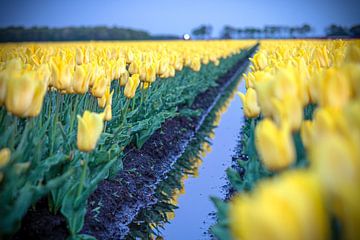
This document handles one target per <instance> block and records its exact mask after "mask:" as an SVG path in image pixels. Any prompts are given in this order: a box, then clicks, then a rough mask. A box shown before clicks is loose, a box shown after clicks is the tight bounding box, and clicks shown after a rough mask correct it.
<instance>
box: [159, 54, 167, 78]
mask: <svg viewBox="0 0 360 240" xmlns="http://www.w3.org/2000/svg"><path fill="white" fill-rule="evenodd" d="M168 65H169V59H168V58H166V57H162V58H161V59H160V61H159V65H158V68H157V74H159V75H162V74H164V73H165V72H166V71H167V69H168Z"/></svg>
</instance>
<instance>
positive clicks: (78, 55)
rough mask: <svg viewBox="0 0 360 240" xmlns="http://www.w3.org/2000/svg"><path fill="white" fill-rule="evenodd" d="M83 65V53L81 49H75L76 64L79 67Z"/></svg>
mask: <svg viewBox="0 0 360 240" xmlns="http://www.w3.org/2000/svg"><path fill="white" fill-rule="evenodd" d="M83 63H84V53H83V51H82V49H81V48H76V64H78V65H81V64H83Z"/></svg>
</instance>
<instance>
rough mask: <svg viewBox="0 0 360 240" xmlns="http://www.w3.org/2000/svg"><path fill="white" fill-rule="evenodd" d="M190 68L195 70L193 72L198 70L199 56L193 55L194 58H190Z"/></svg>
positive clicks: (199, 65)
mask: <svg viewBox="0 0 360 240" xmlns="http://www.w3.org/2000/svg"><path fill="white" fill-rule="evenodd" d="M190 68H191V69H192V70H193V71H195V72H198V71H200V68H201V59H200V58H199V57H194V58H193V59H192V60H191V64H190Z"/></svg>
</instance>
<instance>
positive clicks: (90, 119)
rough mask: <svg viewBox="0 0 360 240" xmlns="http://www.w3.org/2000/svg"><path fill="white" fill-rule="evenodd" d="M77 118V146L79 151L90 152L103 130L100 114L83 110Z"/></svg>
mask: <svg viewBox="0 0 360 240" xmlns="http://www.w3.org/2000/svg"><path fill="white" fill-rule="evenodd" d="M77 118H78V124H79V125H78V131H77V147H78V149H79V150H80V151H83V152H90V151H92V150H93V149H95V147H96V143H97V141H98V140H99V138H100V135H101V132H102V131H103V127H104V122H103V116H102V114H98V113H93V112H89V111H85V112H84V114H83V116H82V117H80V116H79V115H78V116H77Z"/></svg>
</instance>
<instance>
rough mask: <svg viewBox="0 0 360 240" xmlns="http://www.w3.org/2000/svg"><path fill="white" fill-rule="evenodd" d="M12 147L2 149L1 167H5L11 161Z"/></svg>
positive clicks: (0, 155) (0, 153)
mask: <svg viewBox="0 0 360 240" xmlns="http://www.w3.org/2000/svg"><path fill="white" fill-rule="evenodd" d="M10 155H11V152H10V149H9V148H3V149H1V150H0V168H3V167H5V166H6V165H7V164H8V163H9V161H10Z"/></svg>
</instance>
